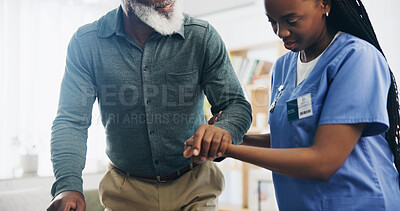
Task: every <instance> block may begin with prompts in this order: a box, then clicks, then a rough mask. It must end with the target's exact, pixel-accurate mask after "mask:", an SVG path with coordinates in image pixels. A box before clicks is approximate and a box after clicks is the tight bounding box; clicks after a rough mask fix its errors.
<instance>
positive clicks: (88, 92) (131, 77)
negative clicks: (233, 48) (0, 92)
mask: <svg viewBox="0 0 400 211" xmlns="http://www.w3.org/2000/svg"><path fill="white" fill-rule="evenodd" d="M204 94H205V95H206V96H207V98H208V100H209V102H210V104H211V105H212V108H211V110H212V112H213V113H218V111H220V110H223V114H222V116H221V117H220V118H219V121H218V122H217V123H216V124H215V125H216V126H218V127H221V128H223V129H226V130H227V131H228V132H229V133H230V134H231V136H232V138H233V142H234V143H235V144H238V143H240V142H241V139H242V137H243V135H244V134H245V132H246V131H247V130H248V128H249V127H250V123H251V108H250V104H249V103H248V102H247V101H246V100H245V97H244V94H243V91H242V88H241V85H240V84H239V82H238V80H237V78H236V76H235V73H234V71H233V68H232V66H231V64H230V61H229V56H228V53H227V51H226V48H225V46H224V43H223V42H222V40H221V38H220V36H219V35H218V33H217V32H216V30H215V29H214V28H213V27H212V26H211V25H210V24H208V23H207V22H205V21H202V20H198V19H195V18H192V17H189V16H187V15H185V21H184V25H183V26H182V28H181V29H180V30H179V32H177V33H175V34H173V35H171V36H162V35H160V34H159V33H156V32H155V33H153V34H152V35H151V36H150V37H149V39H148V40H147V42H146V43H145V46H144V49H141V48H140V47H139V46H138V45H137V44H136V43H135V41H133V40H132V39H131V38H130V37H129V36H128V35H127V34H126V33H125V31H124V27H123V17H122V9H121V7H119V8H118V9H115V10H113V11H111V12H109V13H108V14H106V15H105V16H103V17H102V18H100V19H99V20H98V21H95V22H94V23H91V24H88V25H85V26H83V27H81V28H79V29H78V31H77V32H76V33H75V34H74V36H73V37H72V39H71V41H70V44H69V47H68V53H67V61H66V70H65V74H64V78H63V81H62V86H61V94H60V101H59V108H58V113H57V117H56V119H55V121H54V123H53V127H52V140H51V153H52V162H53V167H54V173H55V177H56V182H55V183H54V184H53V188H52V194H53V195H57V194H58V193H60V192H62V191H66V190H76V191H80V192H82V179H81V176H82V170H83V168H84V165H85V157H86V140H87V129H88V127H89V126H90V120H91V114H92V106H93V103H94V102H95V100H96V99H97V100H98V104H99V107H100V111H101V117H102V123H103V125H104V127H105V131H106V138H107V140H106V141H107V148H106V153H107V155H108V157H109V159H110V160H111V162H113V163H114V164H115V165H116V166H118V167H119V168H121V169H123V170H124V171H127V172H130V173H132V174H136V175H153V176H156V175H165V174H169V173H171V172H173V171H175V170H177V169H180V168H182V167H184V166H185V165H188V164H189V163H190V162H191V160H190V159H187V158H184V157H183V155H182V152H183V146H184V141H185V140H187V139H188V138H189V137H190V136H192V135H193V134H194V132H195V130H196V129H197V127H198V126H200V125H201V124H203V123H205V117H204V110H203V104H204ZM98 141H101V140H98Z"/></svg>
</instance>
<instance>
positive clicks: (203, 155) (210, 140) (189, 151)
mask: <svg viewBox="0 0 400 211" xmlns="http://www.w3.org/2000/svg"><path fill="white" fill-rule="evenodd" d="M230 143H232V137H231V135H230V134H229V132H228V131H227V130H224V129H222V128H219V127H216V126H213V125H206V124H203V125H200V127H198V128H197V130H196V132H195V133H194V135H193V136H191V137H190V138H189V139H188V140H186V141H185V151H184V152H183V155H184V156H185V157H192V158H194V159H195V160H194V161H195V162H197V163H198V162H202V161H206V160H214V159H215V158H216V157H219V156H222V155H223V154H224V153H225V151H226V149H227V148H228V145H229V144H230Z"/></svg>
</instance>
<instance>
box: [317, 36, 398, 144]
mask: <svg viewBox="0 0 400 211" xmlns="http://www.w3.org/2000/svg"><path fill="white" fill-rule="evenodd" d="M336 59H337V60H338V61H337V62H338V63H339V64H340V65H337V66H336V67H337V68H338V69H337V70H334V71H331V72H333V73H332V74H333V76H331V77H333V80H332V81H331V84H330V87H329V91H328V94H327V96H326V99H325V103H324V106H323V110H322V113H321V117H320V121H319V125H322V124H357V123H367V125H366V127H365V129H364V132H363V134H362V136H371V135H377V134H380V133H382V132H385V131H386V130H387V129H388V127H389V117H388V113H387V108H386V103H387V96H388V90H389V86H390V82H391V78H390V72H389V68H388V65H387V63H386V61H385V59H384V57H383V56H382V54H380V53H379V51H377V50H376V49H375V48H374V47H373V46H370V45H367V44H359V45H355V46H354V47H353V48H350V49H349V51H346V52H343V53H342V54H341V55H338V56H337V57H336ZM328 77H329V76H328Z"/></svg>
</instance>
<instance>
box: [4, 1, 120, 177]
mask: <svg viewBox="0 0 400 211" xmlns="http://www.w3.org/2000/svg"><path fill="white" fill-rule="evenodd" d="M118 5H119V0H0V117H1V118H0V169H2V170H1V171H0V179H1V178H8V177H11V176H13V169H15V168H16V167H18V154H20V153H24V151H25V149H24V148H26V147H30V146H31V145H36V148H35V149H34V150H35V151H37V152H38V153H39V155H40V156H39V160H40V162H39V175H51V173H52V170H51V164H50V153H49V151H50V149H49V140H50V128H51V123H52V121H53V119H54V117H55V115H56V110H57V103H58V95H59V87H60V82H61V78H62V76H63V72H64V66H65V55H66V49H67V46H68V42H69V40H70V38H71V37H72V34H73V33H74V32H75V31H76V29H77V28H78V27H79V26H81V25H83V24H86V23H90V22H92V21H94V20H96V19H98V18H99V17H101V16H102V15H103V14H105V13H106V12H107V11H108V10H111V9H113V8H116V7H117V6H118ZM95 107H96V106H95ZM94 117H95V118H96V119H94V122H93V127H92V129H91V131H92V132H91V133H90V134H91V135H90V136H91V140H89V143H88V144H89V145H91V143H92V142H95V141H97V143H95V144H93V145H94V146H93V147H92V146H90V149H91V151H89V152H88V161H90V160H99V159H100V160H101V159H104V158H103V157H104V153H102V152H103V151H104V147H103V146H104V143H103V142H104V138H99V137H98V135H99V136H102V135H103V134H104V132H101V130H102V126H101V123H100V122H99V121H98V114H97V115H95V116H94ZM96 130H100V132H93V131H96ZM17 139H18V141H19V142H21V145H22V146H20V147H17V146H16V143H17ZM98 139H101V140H98ZM27 143H31V144H27ZM25 146H26V147H25ZM96 146H99V147H97V152H96V149H94V148H96ZM98 148H101V149H100V153H99V150H98ZM99 156H100V157H102V158H99Z"/></svg>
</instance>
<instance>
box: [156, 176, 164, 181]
mask: <svg viewBox="0 0 400 211" xmlns="http://www.w3.org/2000/svg"><path fill="white" fill-rule="evenodd" d="M156 178H157V181H158V182H160V183H165V182H167V181H165V180H161V176H156Z"/></svg>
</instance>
